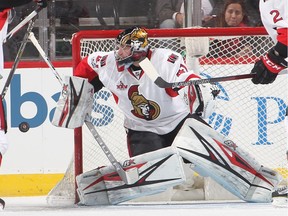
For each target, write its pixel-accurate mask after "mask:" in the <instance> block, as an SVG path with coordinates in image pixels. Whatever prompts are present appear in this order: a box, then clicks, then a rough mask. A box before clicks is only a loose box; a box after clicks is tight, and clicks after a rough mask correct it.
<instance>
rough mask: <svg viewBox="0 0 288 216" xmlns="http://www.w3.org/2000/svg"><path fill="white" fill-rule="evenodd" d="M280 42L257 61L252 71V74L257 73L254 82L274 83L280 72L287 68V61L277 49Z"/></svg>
mask: <svg viewBox="0 0 288 216" xmlns="http://www.w3.org/2000/svg"><path fill="white" fill-rule="evenodd" d="M279 44H280V43H278V44H277V45H276V46H275V47H274V48H272V49H271V50H270V51H269V52H268V53H267V54H266V55H265V56H263V57H262V58H261V59H260V60H259V61H257V62H256V63H255V65H254V67H253V69H252V71H251V73H252V74H256V76H255V77H254V78H252V82H253V83H254V84H269V83H272V82H274V80H275V79H276V77H277V75H278V73H279V72H280V71H282V70H283V69H285V68H287V64H288V63H287V62H286V61H285V58H284V57H283V56H281V55H280V54H279V52H278V51H276V48H279ZM282 46H284V45H282V44H281V45H280V47H281V48H282ZM286 49H287V48H286Z"/></svg>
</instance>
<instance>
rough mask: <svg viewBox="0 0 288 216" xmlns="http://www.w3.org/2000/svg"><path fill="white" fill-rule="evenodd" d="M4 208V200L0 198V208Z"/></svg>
mask: <svg viewBox="0 0 288 216" xmlns="http://www.w3.org/2000/svg"><path fill="white" fill-rule="evenodd" d="M4 208H5V201H4V200H3V199H1V198H0V209H1V210H3V209H4Z"/></svg>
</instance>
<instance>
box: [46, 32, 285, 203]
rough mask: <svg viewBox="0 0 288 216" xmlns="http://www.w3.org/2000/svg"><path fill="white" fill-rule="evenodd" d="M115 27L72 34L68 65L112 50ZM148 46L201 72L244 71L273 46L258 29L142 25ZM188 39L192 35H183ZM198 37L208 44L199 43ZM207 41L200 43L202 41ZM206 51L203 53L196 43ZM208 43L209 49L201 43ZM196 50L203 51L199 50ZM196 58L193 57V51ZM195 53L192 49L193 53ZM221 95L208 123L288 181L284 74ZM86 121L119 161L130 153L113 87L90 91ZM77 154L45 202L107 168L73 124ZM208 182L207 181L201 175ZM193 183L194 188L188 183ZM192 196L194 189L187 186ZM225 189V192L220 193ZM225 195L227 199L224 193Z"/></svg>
mask: <svg viewBox="0 0 288 216" xmlns="http://www.w3.org/2000/svg"><path fill="white" fill-rule="evenodd" d="M119 32H120V30H89V31H80V32H77V33H76V34H75V35H74V36H73V39H72V49H73V68H75V67H76V66H77V64H78V63H79V62H80V61H81V59H83V58H84V57H85V56H87V55H89V54H90V53H92V52H94V51H104V52H106V51H113V49H114V39H115V38H116V36H117V35H118V34H119ZM147 32H148V36H149V43H150V47H151V48H152V49H153V48H169V49H171V50H174V51H177V52H178V53H181V54H182V55H183V56H184V57H185V58H186V61H187V65H188V67H189V68H194V70H195V71H197V72H199V73H200V74H201V75H202V76H203V77H206V78H207V77H217V76H225V75H236V74H247V73H250V71H251V69H252V67H253V64H254V63H255V61H256V60H257V59H259V58H260V57H261V56H262V55H264V54H265V53H266V52H267V51H268V50H269V49H270V48H271V47H272V46H273V45H274V43H273V42H272V41H271V39H270V38H269V36H268V35H267V33H266V31H265V29H264V28H262V27H257V28H189V29H147ZM189 39H190V40H189ZM203 39H208V40H206V41H207V42H204V44H203V41H205V40H203ZM205 43H206V44H205ZM199 44H201V46H203V47H204V48H203V47H202V48H203V49H206V48H209V50H208V49H207V53H205V52H204V53H203V52H202V53H201V51H203V50H201V46H200V48H199ZM207 46H208V47H207ZM197 49H198V50H199V49H200V52H199V53H201V54H200V55H202V56H199V55H197ZM191 53H192V55H196V56H197V57H195V56H191ZM195 53H196V54H195ZM216 85H217V88H219V89H220V90H221V93H220V94H219V95H218V97H217V101H218V106H217V109H216V110H215V111H214V112H213V113H212V115H211V116H210V117H209V119H207V121H208V122H209V123H210V124H211V126H212V127H214V129H215V130H218V131H219V132H221V133H222V134H224V135H227V136H229V137H230V138H231V139H232V140H233V141H234V142H235V143H236V144H238V146H241V147H242V148H243V149H245V150H246V151H247V152H248V153H250V154H251V155H252V156H254V157H255V158H256V160H258V162H259V163H261V164H263V165H264V166H267V167H270V168H273V169H275V170H278V171H279V172H280V173H281V174H282V176H283V178H284V180H287V176H288V171H287V168H286V167H287V161H286V155H285V152H286V148H287V135H286V132H285V126H284V116H285V110H286V106H287V105H286V103H287V92H288V89H287V88H288V87H287V76H286V75H285V76H281V77H278V78H277V79H276V81H275V82H274V83H272V84H269V85H254V84H253V83H252V82H251V80H250V79H245V80H235V81H229V82H223V83H217V84H216ZM92 117H93V121H92V123H93V124H94V125H95V127H97V131H98V132H99V134H100V135H101V137H102V138H103V140H104V142H105V143H106V144H107V146H108V147H109V149H110V150H111V152H112V153H113V154H114V155H115V157H116V159H117V160H118V161H123V160H125V159H127V158H128V153H127V149H126V135H125V130H124V128H123V116H122V114H121V112H120V111H119V109H118V107H117V105H115V102H114V100H113V96H112V94H111V92H109V91H108V90H107V89H105V88H104V89H102V90H101V91H100V92H98V93H96V94H95V95H94V104H93V111H92ZM74 140H75V143H74V144H75V145H74V146H75V153H74V157H73V159H72V161H71V164H70V166H69V167H68V168H67V171H66V173H65V175H64V178H63V180H62V181H60V182H59V183H58V184H57V185H56V186H55V188H53V189H52V190H51V192H50V193H49V195H48V199H49V200H50V203H54V204H55V203H57V204H59V203H62V202H61V201H63V200H65V201H67V200H70V201H71V200H74V199H75V197H77V195H76V190H75V176H76V175H78V174H80V173H82V172H85V171H88V170H91V169H94V168H96V167H99V166H104V165H110V163H109V160H108V159H107V158H106V156H105V154H104V153H103V152H102V150H101V149H100V148H99V146H98V144H97V143H95V141H94V138H93V137H92V136H91V135H90V132H89V131H88V130H87V128H85V126H83V127H82V128H77V129H75V133H74ZM204 179H206V178H204ZM191 188H193V186H191ZM219 188H220V187H218V189H217V187H212V186H209V183H208V184H205V185H204V187H203V190H204V195H205V196H204V197H205V199H207V200H209V199H219V197H221V194H220V193H222V192H220V191H223V190H222V189H219ZM191 193H193V192H192V191H191ZM223 194H225V193H224V192H223ZM222 199H230V197H229V196H228V197H225V196H224V197H222Z"/></svg>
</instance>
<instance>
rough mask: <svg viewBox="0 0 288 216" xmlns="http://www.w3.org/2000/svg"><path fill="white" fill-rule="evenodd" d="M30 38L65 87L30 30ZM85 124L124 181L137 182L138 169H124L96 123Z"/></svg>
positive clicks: (87, 121) (128, 182)
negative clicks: (99, 131) (102, 136)
mask: <svg viewBox="0 0 288 216" xmlns="http://www.w3.org/2000/svg"><path fill="white" fill-rule="evenodd" d="M29 39H30V40H31V42H32V43H33V45H34V46H35V48H36V49H37V50H38V52H39V53H40V55H41V56H42V58H43V59H44V61H45V62H46V64H47V65H48V66H49V68H50V69H51V70H52V71H53V74H54V75H55V77H56V78H57V80H58V81H59V83H60V84H61V86H62V87H63V86H64V83H63V80H62V78H61V76H60V75H59V73H58V72H57V71H56V69H55V67H54V66H53V64H52V62H51V61H50V60H49V58H48V57H47V55H46V54H45V52H44V50H43V49H42V47H41V46H40V44H39V42H38V40H37V39H36V38H35V36H34V34H33V33H32V32H30V34H29ZM85 124H86V126H87V127H88V129H89V131H90V132H91V134H92V135H93V137H94V139H95V140H96V141H97V143H98V144H99V146H100V147H101V149H102V150H103V152H104V153H105V155H106V157H107V158H108V159H109V161H110V163H111V164H112V165H113V166H114V168H115V170H116V172H117V173H118V175H119V176H120V178H121V179H122V180H123V182H124V183H125V184H127V185H130V184H134V183H135V182H137V181H138V180H139V173H138V169H137V168H132V169H129V170H126V171H125V170H124V169H123V167H122V166H121V164H120V163H119V162H118V161H117V160H116V158H115V157H114V155H113V154H112V153H111V151H110V150H109V148H108V147H107V145H106V144H105V142H104V141H103V139H102V138H101V136H100V135H99V133H98V132H97V130H96V129H95V127H94V125H93V124H92V123H91V122H90V120H85Z"/></svg>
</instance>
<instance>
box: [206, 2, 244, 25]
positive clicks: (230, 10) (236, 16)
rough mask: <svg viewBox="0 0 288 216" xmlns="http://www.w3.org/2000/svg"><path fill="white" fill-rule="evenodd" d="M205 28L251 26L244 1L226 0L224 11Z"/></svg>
mask: <svg viewBox="0 0 288 216" xmlns="http://www.w3.org/2000/svg"><path fill="white" fill-rule="evenodd" d="M204 26H205V27H243V26H249V20H248V16H247V13H246V6H245V3H244V1H243V0H225V2H224V7H223V10H222V11H221V12H220V14H217V15H216V17H215V18H213V19H211V20H210V21H208V22H207V23H206V24H205V25H204Z"/></svg>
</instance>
